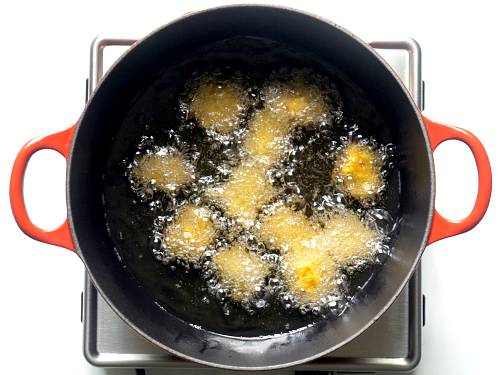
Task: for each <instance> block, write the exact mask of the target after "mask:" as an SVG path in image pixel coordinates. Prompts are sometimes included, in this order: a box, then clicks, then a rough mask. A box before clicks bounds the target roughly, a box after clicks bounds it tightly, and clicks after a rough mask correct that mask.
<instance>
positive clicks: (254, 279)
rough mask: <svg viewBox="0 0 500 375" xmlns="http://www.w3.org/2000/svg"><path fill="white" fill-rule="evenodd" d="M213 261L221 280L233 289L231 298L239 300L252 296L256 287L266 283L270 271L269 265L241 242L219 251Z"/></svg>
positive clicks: (223, 284) (226, 286) (222, 283)
mask: <svg viewBox="0 0 500 375" xmlns="http://www.w3.org/2000/svg"><path fill="white" fill-rule="evenodd" d="M213 262H214V264H215V267H216V269H217V275H218V278H219V282H220V283H221V285H222V286H223V287H225V288H228V289H229V290H230V291H231V298H232V299H233V300H234V301H237V302H241V301H245V300H248V299H249V298H251V297H252V295H253V294H254V293H255V292H256V288H258V287H261V286H262V285H264V282H265V278H266V276H267V275H268V273H269V267H268V265H267V264H266V263H265V262H264V261H263V260H262V259H261V258H260V257H259V256H258V255H257V254H255V253H253V252H250V251H248V250H247V249H246V248H245V247H244V246H243V245H240V244H234V245H232V246H231V247H229V248H228V249H225V250H222V251H219V252H218V253H217V254H215V255H214V257H213Z"/></svg>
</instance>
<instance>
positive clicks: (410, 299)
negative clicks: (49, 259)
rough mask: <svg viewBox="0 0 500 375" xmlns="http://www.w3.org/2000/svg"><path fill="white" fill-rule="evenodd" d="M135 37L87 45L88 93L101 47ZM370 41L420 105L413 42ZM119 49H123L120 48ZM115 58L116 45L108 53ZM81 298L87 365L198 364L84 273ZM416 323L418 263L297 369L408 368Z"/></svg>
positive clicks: (417, 336)
mask: <svg viewBox="0 0 500 375" xmlns="http://www.w3.org/2000/svg"><path fill="white" fill-rule="evenodd" d="M134 42H135V39H113V38H100V37H98V38H96V39H95V40H94V42H93V43H92V47H91V61H90V62H91V64H90V78H89V84H88V93H89V94H91V93H92V92H93V90H94V89H95V88H96V87H97V85H98V83H99V80H100V79H101V78H102V76H103V74H104V72H105V70H106V67H107V66H109V61H106V54H105V52H108V51H107V50H110V49H111V47H116V46H122V47H123V46H125V47H126V46H130V45H131V44H133V43H134ZM370 44H371V45H372V46H373V47H374V48H376V49H377V52H378V53H379V54H380V55H381V56H382V57H383V58H384V59H385V60H386V61H387V62H388V63H389V64H390V65H391V66H392V68H393V69H394V71H395V72H396V73H397V74H398V76H399V77H400V78H401V80H402V81H403V83H404V84H405V86H406V87H407V88H408V90H409V92H410V94H411V95H412V96H413V97H414V98H415V102H416V103H417V104H418V105H419V106H420V107H421V106H422V99H423V96H422V82H421V55H420V47H419V46H418V43H416V42H415V41H414V40H412V39H408V40H402V41H376V42H372V43H370ZM105 50H106V51H105ZM119 53H120V54H121V53H123V49H122V50H120V51H119ZM117 57H118V56H117V55H116V50H115V56H113V58H114V59H116V58H117ZM113 61H114V60H113ZM89 96H90V95H89ZM83 303H84V310H83V324H84V354H85V357H86V358H87V360H88V361H89V362H90V363H91V364H93V365H96V366H107V367H141V368H144V367H166V368H193V369H194V368H199V367H202V366H201V365H199V364H196V363H192V362H187V361H185V360H182V359H180V358H177V357H175V356H173V355H171V354H170V353H168V352H166V351H164V350H162V349H160V348H159V347H157V346H155V345H153V344H152V343H150V342H149V341H147V340H146V339H144V338H143V337H142V336H140V335H139V334H138V333H136V332H135V331H134V330H132V329H131V328H130V327H129V326H128V325H127V324H126V323H124V322H123V321H122V320H121V319H120V318H119V317H118V316H117V315H116V314H115V313H114V312H113V311H112V310H111V308H110V307H109V306H108V305H107V304H106V302H104V300H103V299H102V298H101V297H100V295H99V294H98V292H97V291H96V289H95V288H94V287H93V286H92V283H91V282H90V279H89V278H88V277H87V278H86V283H85V292H84V300H83ZM421 327H422V294H421V281H420V266H419V267H418V268H417V270H416V272H415V275H414V276H413V277H412V278H411V280H410V282H409V283H408V285H406V286H405V288H404V290H403V292H402V294H401V295H400V296H399V297H398V299H397V300H396V301H395V302H394V304H393V305H392V306H391V307H390V309H389V310H387V311H386V312H385V313H384V314H383V315H382V317H381V318H380V319H379V320H378V321H377V322H376V323H374V324H373V325H372V326H371V327H370V328H368V329H367V330H366V331H365V332H363V333H362V334H361V335H360V336H358V337H357V338H356V339H354V340H353V341H351V342H349V343H348V344H347V345H345V346H343V347H341V348H340V349H338V350H336V351H335V352H332V353H330V354H329V355H327V356H324V357H322V358H320V359H318V360H315V361H313V362H310V363H307V364H305V365H302V366H300V367H299V368H297V369H303V370H329V371H357V372H359V371H363V372H367V371H390V370H394V371H406V370H410V369H412V368H413V367H415V366H416V365H417V364H418V361H419V360H420V353H421Z"/></svg>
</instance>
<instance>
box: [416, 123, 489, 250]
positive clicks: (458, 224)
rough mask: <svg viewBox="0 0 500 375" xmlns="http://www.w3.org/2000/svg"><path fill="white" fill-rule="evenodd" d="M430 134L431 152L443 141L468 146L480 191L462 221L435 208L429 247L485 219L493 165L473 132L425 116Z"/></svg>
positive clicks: (467, 229)
mask: <svg viewBox="0 0 500 375" xmlns="http://www.w3.org/2000/svg"><path fill="white" fill-rule="evenodd" d="M422 119H423V120H424V123H425V127H426V128H427V134H428V135H429V140H430V142H431V148H432V151H434V150H435V149H436V147H437V146H439V144H441V143H442V142H444V141H449V140H452V139H454V140H458V141H461V142H464V143H465V144H466V145H467V146H469V148H470V150H471V151H472V154H473V155H474V159H475V161H476V167H477V177H478V188H477V197H476V202H475V203H474V208H473V209H472V211H471V213H470V214H469V215H468V216H467V217H465V218H464V219H461V220H449V219H446V218H445V217H443V216H442V215H441V214H440V213H439V212H437V211H436V209H434V216H433V219H432V226H431V231H430V234H429V239H428V241H427V244H428V245H430V244H431V243H433V242H436V241H439V240H441V239H443V238H447V237H451V236H455V235H457V234H460V233H464V232H467V231H469V230H471V229H472V228H474V227H475V226H476V225H477V224H478V223H479V222H480V221H481V219H482V218H483V216H484V214H485V213H486V210H487V209H488V205H489V203H490V198H491V184H492V181H491V165H490V160H489V158H488V154H487V153H486V150H485V148H484V146H483V144H482V143H481V141H480V140H479V139H478V138H477V137H476V136H475V135H474V134H472V133H471V132H470V131H468V130H465V129H461V128H457V127H454V126H448V125H444V124H440V123H437V122H434V121H432V120H429V119H428V118H426V117H424V116H422Z"/></svg>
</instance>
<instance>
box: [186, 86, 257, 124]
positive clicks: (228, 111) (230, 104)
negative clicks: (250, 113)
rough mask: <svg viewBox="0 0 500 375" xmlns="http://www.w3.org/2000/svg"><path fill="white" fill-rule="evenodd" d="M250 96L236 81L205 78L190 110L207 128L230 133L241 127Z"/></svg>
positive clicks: (195, 93) (192, 101) (196, 92)
mask: <svg viewBox="0 0 500 375" xmlns="http://www.w3.org/2000/svg"><path fill="white" fill-rule="evenodd" d="M247 109H248V97H247V94H246V92H245V90H243V88H242V87H241V86H240V85H239V84H237V83H236V82H232V81H228V80H216V79H215V78H205V79H202V80H201V83H200V84H199V86H198V87H197V88H196V91H195V92H194V94H193V97H192V99H191V103H190V111H191V112H192V113H193V114H194V116H195V117H196V118H197V119H198V121H199V122H200V124H201V125H202V126H203V127H204V128H205V129H207V130H214V131H216V132H219V133H230V132H232V131H234V130H236V129H238V128H239V127H240V124H241V121H242V118H243V116H244V114H245V112H246V110H247Z"/></svg>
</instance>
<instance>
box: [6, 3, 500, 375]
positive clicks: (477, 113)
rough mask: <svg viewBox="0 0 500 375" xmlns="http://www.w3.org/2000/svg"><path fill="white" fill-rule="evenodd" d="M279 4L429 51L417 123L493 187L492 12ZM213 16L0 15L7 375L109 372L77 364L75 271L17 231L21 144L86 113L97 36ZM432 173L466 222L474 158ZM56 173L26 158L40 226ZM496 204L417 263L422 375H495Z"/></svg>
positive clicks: (498, 78)
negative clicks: (429, 121) (439, 134)
mask: <svg viewBox="0 0 500 375" xmlns="http://www.w3.org/2000/svg"><path fill="white" fill-rule="evenodd" d="M273 3H274V4H280V3H283V4H286V5H288V6H291V7H296V8H299V9H303V10H307V11H310V12H313V13H316V14H319V15H322V16H323V17H326V18H329V19H331V20H333V21H335V22H336V23H338V24H340V25H342V26H344V27H346V28H348V29H350V30H351V31H353V32H354V33H356V34H358V35H359V36H361V37H362V38H363V39H365V40H367V41H370V40H375V39H381V38H390V39H397V38H401V37H407V36H411V37H413V38H415V39H416V40H417V41H418V42H419V43H420V45H421V47H422V51H423V77H424V79H425V81H426V87H427V92H426V109H425V112H424V113H425V114H426V115H427V116H428V117H430V118H433V119H435V120H438V121H443V122H448V123H450V124H453V125H457V126H462V127H465V128H468V129H470V130H472V131H473V132H475V133H476V134H477V135H478V136H479V137H480V138H481V139H482V141H483V142H484V144H485V146H486V148H487V150H488V151H489V155H490V158H491V162H492V166H493V173H494V175H497V176H498V175H499V174H500V168H499V167H498V165H499V163H500V139H499V138H498V137H497V135H498V134H499V130H498V128H499V125H500V120H499V108H500V95H499V93H498V88H499V87H500V74H499V66H500V65H499V61H500V52H499V51H500V49H499V48H498V36H499V35H500V26H499V21H498V15H499V11H498V10H497V9H496V8H495V5H494V4H495V2H489V3H486V2H481V1H474V2H467V5H462V4H457V3H458V2H456V1H455V2H437V1H431V2H424V1H414V2H403V1H393V2H388V1H376V2H375V1H367V2H358V1H329V2H326V1H324V2H320V1H312V0H309V1H304V2H299V1H290V0H289V1H286V2H285V1H275V2H273ZM221 4H228V2H223V1H206V2H200V1H198V2H195V1H187V0H184V1H172V2H169V1H160V2H150V1H145V0H142V1H138V0H135V1H133V2H126V1H120V2H105V1H88V0H87V1H79V2H70V1H65V2H61V3H55V2H52V1H49V2H48V1H37V2H35V1H33V2H24V1H16V2H9V3H7V2H2V3H1V4H0V35H1V36H2V40H1V44H0V134H1V136H0V140H1V147H0V155H1V158H0V234H1V237H0V238H1V244H2V245H1V247H2V249H1V257H0V288H1V290H0V304H1V307H0V345H1V347H0V358H1V359H2V361H1V362H2V363H1V364H0V366H1V370H0V372H1V373H5V374H7V373H11V372H12V373H14V372H15V373H26V374H28V373H39V374H40V373H41V374H45V373H52V374H60V373H71V374H89V373H92V374H102V373H104V370H102V369H95V368H92V367H91V366H90V365H88V364H87V363H86V362H85V360H84V358H83V355H82V325H81V323H80V292H81V291H82V289H83V276H84V268H83V266H82V264H81V262H80V260H79V259H78V258H77V257H76V256H75V255H74V254H72V253H71V252H69V251H65V250H62V249H60V248H55V247H52V246H48V245H44V244H41V243H37V242H35V241H33V240H31V239H29V238H28V237H26V236H25V235H23V234H22V233H21V232H20V230H19V229H18V228H17V226H16V225H15V223H14V221H13V219H12V215H11V212H10V207H9V203H8V179H9V175H10V169H11V166H12V162H13V159H14V157H15V154H16V152H17V151H18V149H19V148H20V147H21V145H22V144H23V143H25V142H26V141H27V140H28V139H30V138H32V137H34V136H36V135H44V134H49V133H51V132H54V131H57V130H60V129H63V128H65V127H67V126H69V125H71V124H73V123H74V122H75V121H76V120H77V118H78V116H79V114H80V113H81V111H82V109H83V106H84V98H85V96H84V89H85V85H84V84H85V78H86V77H87V75H88V67H89V45H90V42H91V40H92V39H93V38H94V37H95V36H96V35H98V34H101V35H112V36H123V35H125V36H128V35H132V36H136V35H138V36H141V35H144V34H145V33H146V32H149V31H151V30H152V29H154V28H155V27H157V26H160V25H161V24H163V23H166V22H168V21H170V20H172V19H174V18H175V17H178V16H180V15H182V14H183V13H185V12H188V11H193V10H199V9H201V8H207V7H210V6H213V5H221ZM436 163H437V181H438V197H437V207H438V208H439V209H440V210H441V211H442V212H443V213H446V214H447V215H448V216H450V217H452V218H460V217H463V216H464V215H465V214H466V213H467V212H468V211H469V210H470V208H471V206H472V203H473V200H474V196H475V191H476V188H477V183H476V176H475V169H474V166H473V159H472V157H471V155H470V153H469V152H468V151H467V148H466V147H465V146H463V145H461V144H458V143H453V142H449V143H448V144H446V145H444V146H442V147H441V148H440V149H439V150H438V151H437V153H436ZM64 167H65V164H64V161H63V159H62V158H61V157H58V156H57V155H56V154H55V153H53V152H49V151H46V152H41V153H39V154H37V155H36V156H35V157H34V158H33V159H32V163H31V164H30V168H29V170H28V173H27V180H26V187H25V192H26V196H27V200H28V202H29V206H30V207H29V210H30V214H31V215H32V217H33V219H34V221H35V222H36V223H38V224H41V225H44V226H46V227H53V226H55V225H56V224H58V223H60V222H61V221H62V219H63V217H64V215H65V206H64ZM495 193H496V192H495V191H494V193H493V198H492V201H491V205H490V210H489V212H488V213H487V215H486V216H485V218H484V220H483V222H482V223H481V224H480V225H479V226H478V227H477V228H476V229H475V230H473V231H471V232H469V233H467V234H464V235H461V236H459V237H455V238H451V239H447V240H444V241H442V242H439V243H437V244H434V245H432V246H430V247H429V248H428V249H427V251H426V253H425V255H424V257H423V289H424V293H425V294H426V296H427V304H428V305H427V325H426V327H424V330H423V358H422V362H421V364H420V366H419V367H418V369H417V373H418V374H471V373H475V374H480V373H481V374H487V373H493V372H494V370H498V364H497V361H498V353H497V352H498V349H499V344H498V336H499V335H500V322H499V318H500V304H499V302H498V295H499V290H498V289H499V275H500V246H499V245H498V236H499V234H500V228H498V217H499V216H498V215H499V201H498V195H495ZM111 373H122V371H111ZM123 373H127V374H128V373H131V372H130V371H128V372H127V371H124V372H123ZM154 373H156V374H158V373H160V372H158V371H155V372H154Z"/></svg>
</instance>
